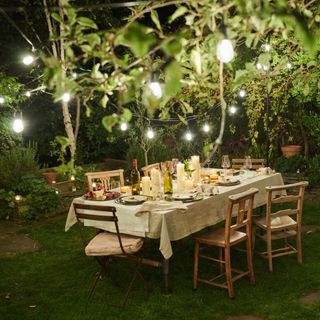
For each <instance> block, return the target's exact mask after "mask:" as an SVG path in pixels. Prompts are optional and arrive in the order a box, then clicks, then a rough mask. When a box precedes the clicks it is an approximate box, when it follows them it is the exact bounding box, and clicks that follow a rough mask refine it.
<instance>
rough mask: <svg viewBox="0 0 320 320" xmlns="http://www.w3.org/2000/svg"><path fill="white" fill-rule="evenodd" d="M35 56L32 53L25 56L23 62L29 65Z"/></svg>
mask: <svg viewBox="0 0 320 320" xmlns="http://www.w3.org/2000/svg"><path fill="white" fill-rule="evenodd" d="M34 60H35V59H34V56H32V55H31V54H29V55H27V56H25V57H23V59H22V62H23V64H25V65H26V66H29V65H30V64H31V63H32V62H33V61H34Z"/></svg>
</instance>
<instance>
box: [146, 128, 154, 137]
mask: <svg viewBox="0 0 320 320" xmlns="http://www.w3.org/2000/svg"><path fill="white" fill-rule="evenodd" d="M147 137H148V139H153V138H154V132H153V130H152V129H148V131H147Z"/></svg>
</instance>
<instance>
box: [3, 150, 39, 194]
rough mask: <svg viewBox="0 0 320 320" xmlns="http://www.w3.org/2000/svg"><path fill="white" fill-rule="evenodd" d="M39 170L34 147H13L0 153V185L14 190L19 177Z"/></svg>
mask: <svg viewBox="0 0 320 320" xmlns="http://www.w3.org/2000/svg"><path fill="white" fill-rule="evenodd" d="M38 171H39V166H38V164H37V160H36V149H35V148H32V147H28V148H25V147H14V148H12V149H11V150H9V151H5V152H4V153H2V154H1V155H0V187H2V188H5V189H7V190H16V186H17V185H18V184H19V182H20V180H21V178H22V177H23V176H25V175H27V174H35V173H37V172H38Z"/></svg>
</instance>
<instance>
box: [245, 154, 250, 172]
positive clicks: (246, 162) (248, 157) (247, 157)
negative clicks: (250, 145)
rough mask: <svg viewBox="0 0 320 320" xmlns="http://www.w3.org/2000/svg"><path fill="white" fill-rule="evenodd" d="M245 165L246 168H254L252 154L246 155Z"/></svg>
mask: <svg viewBox="0 0 320 320" xmlns="http://www.w3.org/2000/svg"><path fill="white" fill-rule="evenodd" d="M244 167H245V168H246V170H251V169H252V160H251V157H250V156H245V159H244Z"/></svg>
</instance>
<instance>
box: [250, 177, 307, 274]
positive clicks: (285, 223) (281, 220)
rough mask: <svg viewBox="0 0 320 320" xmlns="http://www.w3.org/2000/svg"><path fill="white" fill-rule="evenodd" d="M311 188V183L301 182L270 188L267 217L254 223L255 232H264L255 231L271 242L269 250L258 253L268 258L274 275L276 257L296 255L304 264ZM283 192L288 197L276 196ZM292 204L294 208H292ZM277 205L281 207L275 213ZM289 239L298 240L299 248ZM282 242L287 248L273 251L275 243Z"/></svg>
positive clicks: (268, 243)
mask: <svg viewBox="0 0 320 320" xmlns="http://www.w3.org/2000/svg"><path fill="white" fill-rule="evenodd" d="M307 185H308V182H307V181H301V182H298V183H293V184H287V185H282V186H273V187H266V191H267V207H266V216H265V217H260V218H257V219H255V220H254V229H255V230H257V229H258V230H257V231H260V232H254V234H255V235H256V236H257V237H258V238H261V239H262V240H264V241H265V242H266V243H267V251H264V252H257V253H258V254H259V255H260V256H262V257H264V258H266V259H268V267H269V271H270V272H272V271H273V265H272V259H273V258H276V257H280V256H284V255H289V254H295V253H296V254H297V259H298V263H299V264H301V263H302V247H301V219H302V205H303V197H304V190H305V188H306V186H307ZM279 192H282V194H283V193H285V194H288V195H280V196H278V197H275V193H277V194H279ZM289 203H291V207H293V208H288V207H289ZM274 204H279V206H278V208H277V209H276V210H275V211H273V210H274V208H273V207H274V206H273V205H274ZM280 206H281V207H280ZM284 206H285V208H284ZM289 237H296V247H294V246H292V245H291V244H289V243H288V240H287V239H288V238H289ZM281 239H282V240H284V245H283V247H281V248H277V249H272V241H273V240H281Z"/></svg>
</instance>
